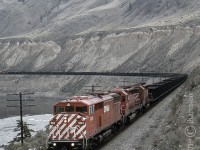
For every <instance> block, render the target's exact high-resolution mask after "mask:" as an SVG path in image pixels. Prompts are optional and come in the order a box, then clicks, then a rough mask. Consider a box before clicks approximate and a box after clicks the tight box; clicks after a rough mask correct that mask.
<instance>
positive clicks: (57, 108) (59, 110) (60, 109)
mask: <svg viewBox="0 0 200 150" xmlns="http://www.w3.org/2000/svg"><path fill="white" fill-rule="evenodd" d="M54 110H55V113H56V114H57V113H60V112H64V110H65V109H64V107H62V106H55V108H54Z"/></svg>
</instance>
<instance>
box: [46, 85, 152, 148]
mask: <svg viewBox="0 0 200 150" xmlns="http://www.w3.org/2000/svg"><path fill="white" fill-rule="evenodd" d="M148 105H149V98H148V89H147V88H146V87H145V86H144V85H141V84H138V85H134V86H127V87H117V88H115V89H113V90H111V91H109V92H96V93H95V92H94V93H92V94H91V95H89V96H74V97H72V98H70V99H68V100H64V101H61V102H58V103H57V104H55V105H54V116H53V118H52V119H51V120H50V131H49V140H48V149H59V150H60V149H91V148H92V147H93V146H95V145H98V144H99V143H100V142H102V141H103V140H104V139H105V138H107V137H109V136H110V135H111V134H112V133H114V132H115V131H117V130H118V129H119V128H120V127H122V126H124V125H125V124H126V123H127V122H128V121H130V120H132V119H133V118H134V117H135V115H136V114H137V112H138V111H140V110H141V109H143V108H145V107H148Z"/></svg>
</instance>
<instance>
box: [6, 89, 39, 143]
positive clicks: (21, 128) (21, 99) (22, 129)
mask: <svg viewBox="0 0 200 150" xmlns="http://www.w3.org/2000/svg"><path fill="white" fill-rule="evenodd" d="M30 94H34V93H22V92H19V94H7V96H11V95H15V96H19V99H7V101H11V102H13V101H15V102H19V104H18V105H8V106H7V107H19V110H20V130H21V145H23V144H24V137H23V135H24V123H23V106H24V107H31V106H35V105H34V104H27V105H23V101H34V100H33V99H23V98H22V97H23V95H30Z"/></svg>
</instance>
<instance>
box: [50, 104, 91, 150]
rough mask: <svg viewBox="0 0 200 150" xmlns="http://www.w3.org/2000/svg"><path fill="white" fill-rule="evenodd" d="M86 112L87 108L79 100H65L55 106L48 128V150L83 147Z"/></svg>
mask: <svg viewBox="0 0 200 150" xmlns="http://www.w3.org/2000/svg"><path fill="white" fill-rule="evenodd" d="M88 110H89V109H88V106H87V105H86V104H84V103H82V102H81V101H80V100H69V101H66V100H65V101H61V102H59V103H57V104H55V105H54V110H53V112H54V116H53V118H52V119H51V120H50V126H49V129H50V131H49V141H48V147H49V148H48V149H62V148H63V149H81V148H82V147H84V144H85V141H84V137H86V123H87V114H88Z"/></svg>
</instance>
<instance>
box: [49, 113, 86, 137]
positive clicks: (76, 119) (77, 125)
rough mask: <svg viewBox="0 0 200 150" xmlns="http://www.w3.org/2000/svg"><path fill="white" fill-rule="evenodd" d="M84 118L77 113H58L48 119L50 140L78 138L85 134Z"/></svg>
mask: <svg viewBox="0 0 200 150" xmlns="http://www.w3.org/2000/svg"><path fill="white" fill-rule="evenodd" d="M85 121H86V118H85V117H84V116H80V115H78V114H58V115H57V116H56V117H55V118H52V120H51V121H50V134H49V135H50V137H49V138H50V139H51V140H78V139H81V138H83V137H84V136H85V135H86V122H85Z"/></svg>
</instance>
